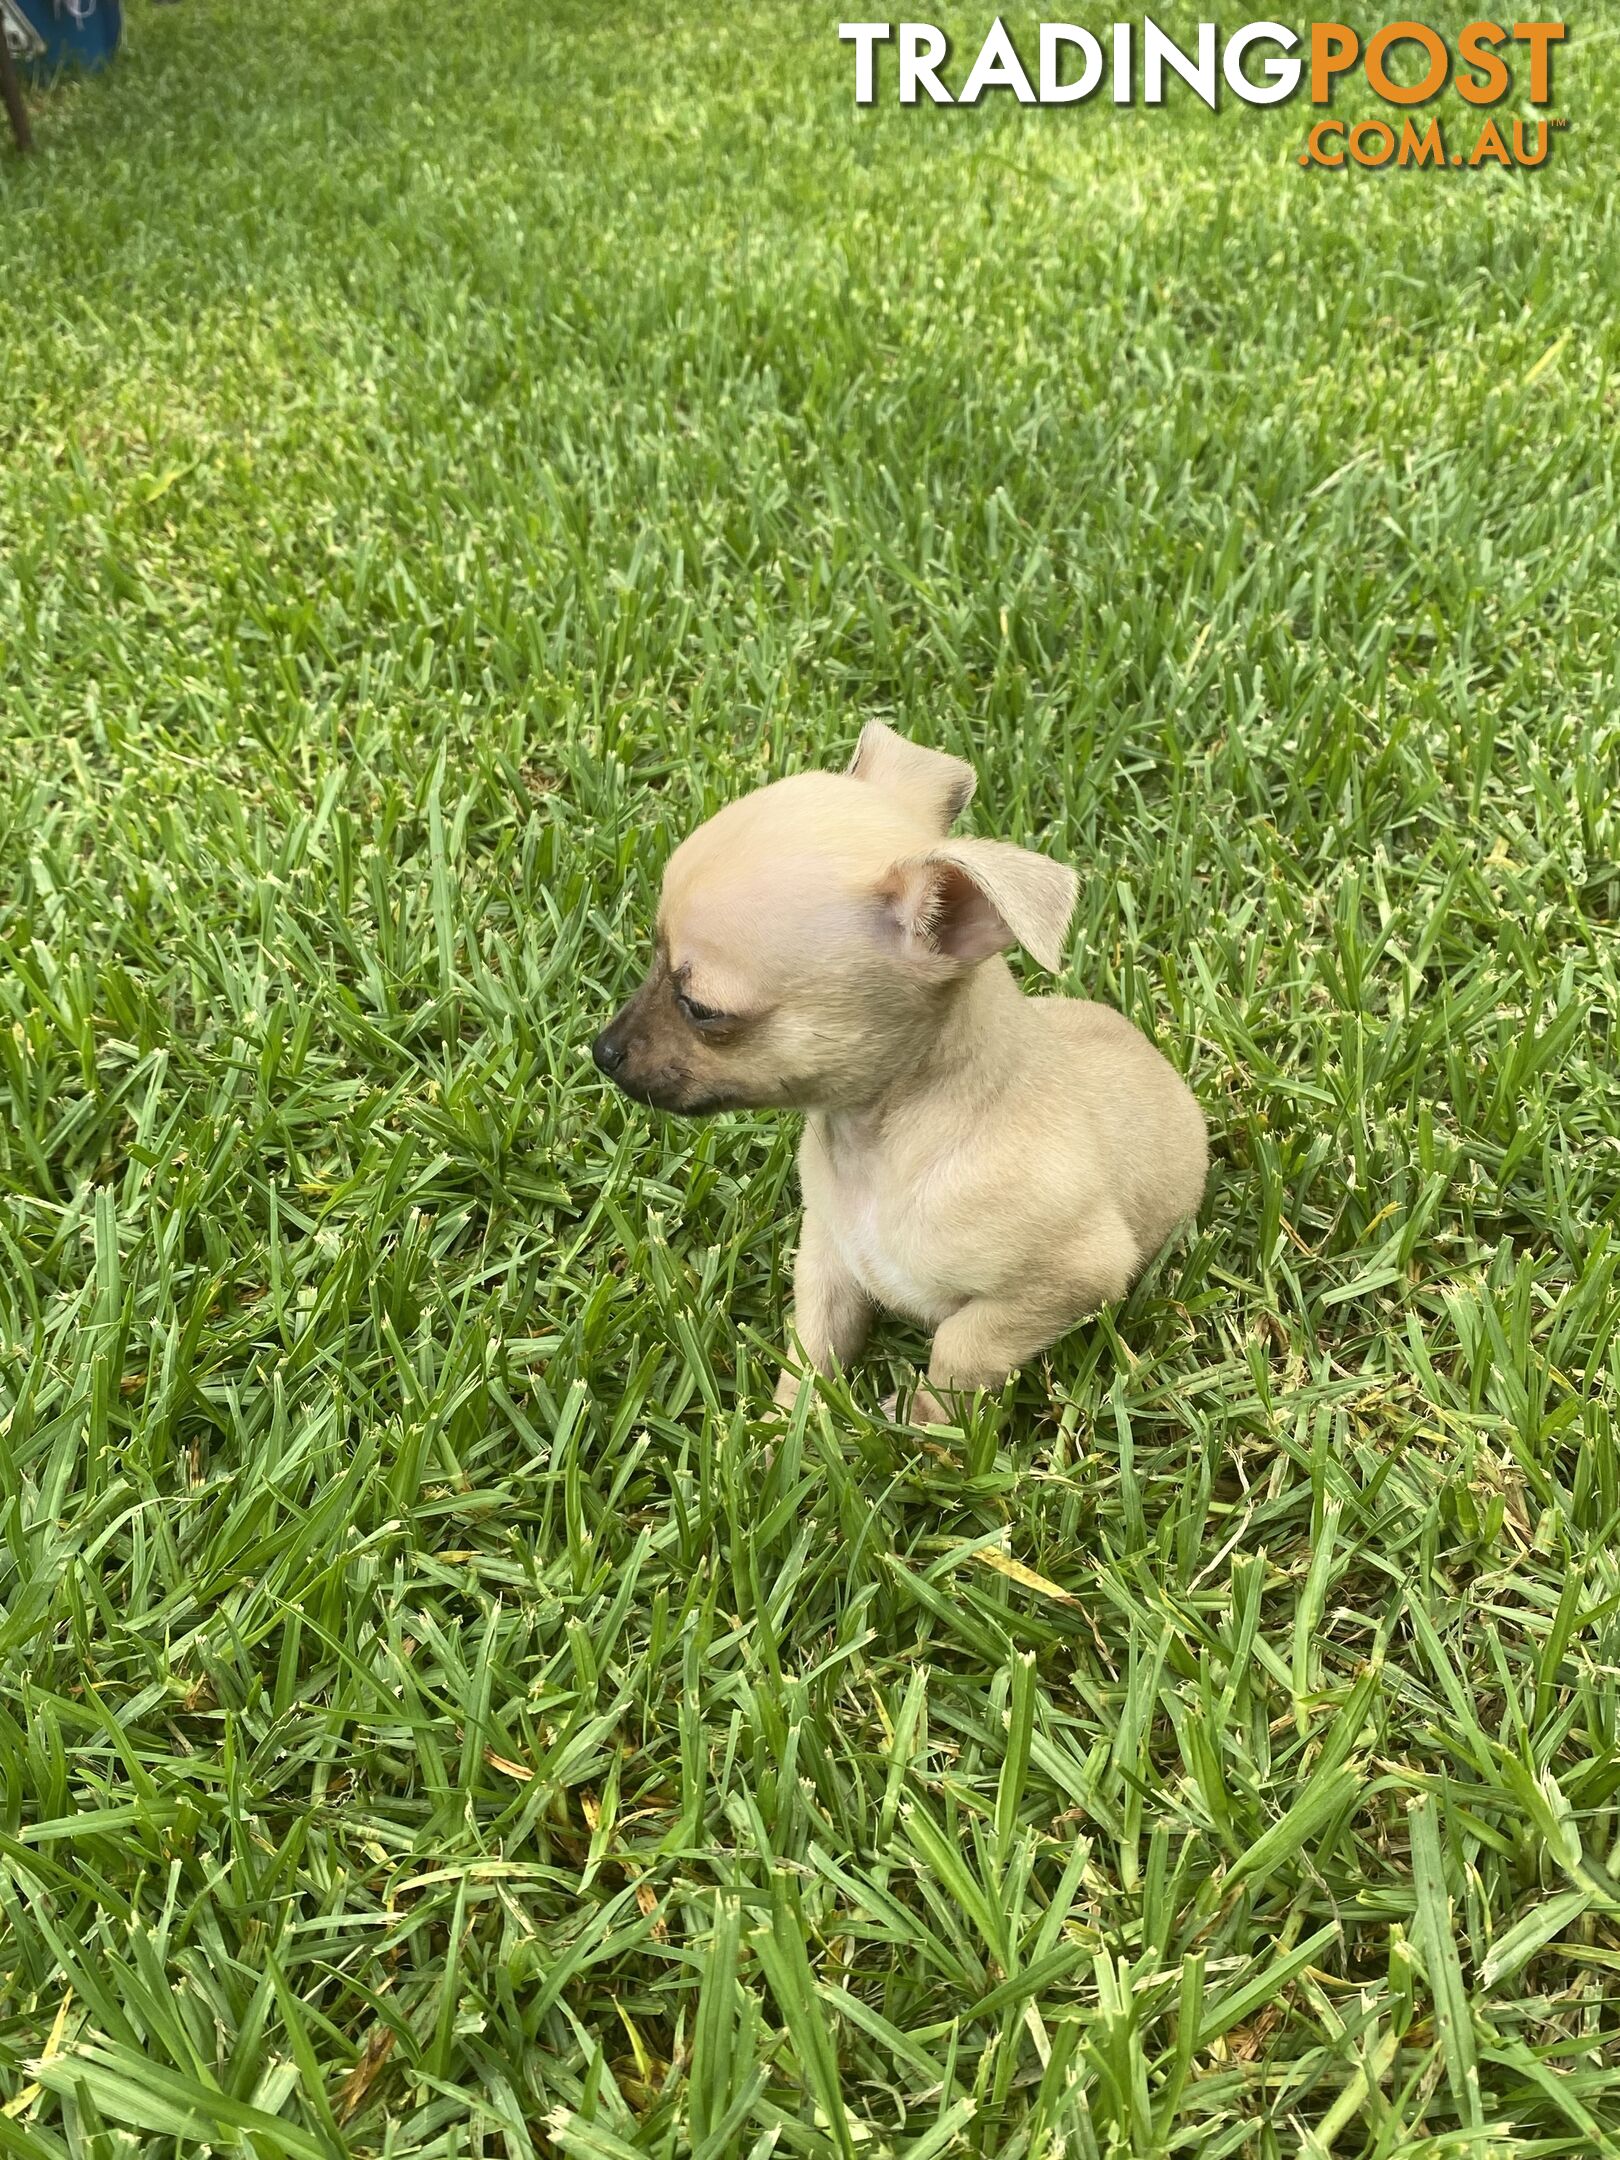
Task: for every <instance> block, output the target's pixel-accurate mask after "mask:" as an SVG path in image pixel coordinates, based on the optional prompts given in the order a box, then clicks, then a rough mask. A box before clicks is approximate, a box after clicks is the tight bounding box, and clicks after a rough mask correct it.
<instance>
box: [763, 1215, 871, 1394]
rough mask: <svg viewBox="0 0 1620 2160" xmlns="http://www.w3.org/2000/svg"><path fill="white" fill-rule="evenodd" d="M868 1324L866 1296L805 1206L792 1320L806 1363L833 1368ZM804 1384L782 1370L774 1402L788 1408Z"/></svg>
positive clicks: (861, 1339)
mask: <svg viewBox="0 0 1620 2160" xmlns="http://www.w3.org/2000/svg"><path fill="white" fill-rule="evenodd" d="M871 1325H872V1306H871V1301H870V1299H869V1298H868V1297H867V1295H866V1292H865V1291H864V1290H863V1289H862V1288H861V1286H860V1284H859V1283H858V1282H857V1281H856V1280H855V1278H854V1276H853V1275H852V1274H851V1273H850V1272H849V1269H848V1268H847V1267H846V1266H845V1264H844V1261H843V1259H842V1257H841V1255H840V1254H839V1252H838V1249H837V1247H836V1246H835V1245H834V1243H833V1241H832V1239H831V1238H830V1237H829V1236H828V1234H827V1229H826V1225H825V1223H824V1222H823V1221H822V1219H821V1217H820V1216H819V1215H818V1214H817V1212H816V1210H815V1209H814V1208H811V1207H807V1208H806V1209H805V1211H804V1226H803V1228H802V1230H801V1231H800V1233H799V1250H798V1255H797V1257H796V1259H795V1260H794V1263H793V1319H792V1330H793V1333H794V1334H795V1335H796V1336H797V1337H798V1340H799V1343H800V1345H801V1346H802V1348H803V1350H804V1355H805V1360H806V1363H807V1364H808V1365H809V1367H810V1368H811V1369H812V1370H813V1371H815V1372H818V1373H831V1372H836V1371H837V1370H838V1369H839V1367H840V1366H844V1365H847V1364H849V1362H850V1361H851V1359H852V1358H854V1357H856V1356H857V1355H858V1354H859V1352H860V1350H861V1347H862V1345H863V1344H864V1343H865V1341H866V1337H867V1333H868V1330H869V1329H870V1328H871ZM803 1385H804V1380H803V1379H802V1378H801V1376H800V1375H799V1374H798V1373H796V1372H793V1371H787V1372H784V1373H783V1375H782V1377H781V1379H780V1380H778V1381H777V1383H776V1400H777V1403H778V1405H779V1406H780V1407H781V1408H782V1409H784V1410H791V1409H792V1407H793V1405H794V1403H795V1401H796V1400H797V1399H798V1393H799V1389H800V1388H801V1387H802V1386H803Z"/></svg>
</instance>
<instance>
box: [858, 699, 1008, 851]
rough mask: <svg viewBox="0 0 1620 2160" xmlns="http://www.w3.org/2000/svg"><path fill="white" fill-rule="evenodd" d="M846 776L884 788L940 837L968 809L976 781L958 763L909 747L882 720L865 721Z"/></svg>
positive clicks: (946, 755) (959, 760)
mask: <svg viewBox="0 0 1620 2160" xmlns="http://www.w3.org/2000/svg"><path fill="white" fill-rule="evenodd" d="M849 776H850V778H851V779H852V780H866V781H869V782H870V783H871V785H872V786H873V787H880V788H887V789H888V791H889V793H890V794H891V795H898V796H899V797H900V798H901V800H902V801H904V802H905V803H907V804H909V805H910V807H911V808H912V809H913V810H915V811H917V812H918V813H919V814H920V815H921V816H922V817H924V818H926V819H927V820H928V822H929V824H930V825H932V826H933V828H934V830H935V831H936V832H940V833H944V832H948V831H949V830H950V826H951V823H952V820H953V819H955V818H958V817H960V816H961V814H962V812H963V811H964V810H965V809H966V808H967V806H968V803H969V801H970V799H971V798H972V794H973V789H974V784H975V780H976V777H977V776H976V775H975V773H974V770H973V767H972V766H971V765H969V764H967V763H966V762H965V761H964V760H963V759H962V758H959V757H952V756H951V755H950V753H949V752H948V751H945V750H930V749H928V748H926V747H925V745H924V744H922V743H914V742H908V741H907V740H906V738H905V736H904V735H897V734H896V733H895V732H894V729H893V728H892V727H885V726H884V724H883V722H882V721H881V720H868V721H867V723H866V725H865V727H863V728H862V729H861V739H860V741H859V742H858V743H857V744H856V745H855V755H854V756H853V757H852V758H851V759H850V761H849Z"/></svg>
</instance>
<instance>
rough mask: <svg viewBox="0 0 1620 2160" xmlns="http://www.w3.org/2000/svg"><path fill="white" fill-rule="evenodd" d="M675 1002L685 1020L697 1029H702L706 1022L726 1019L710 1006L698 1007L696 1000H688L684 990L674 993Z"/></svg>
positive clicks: (721, 1013)
mask: <svg viewBox="0 0 1620 2160" xmlns="http://www.w3.org/2000/svg"><path fill="white" fill-rule="evenodd" d="M675 1002H676V1004H677V1005H678V1006H679V1007H680V1008H681V1011H682V1012H683V1013H685V1015H686V1017H687V1019H688V1020H691V1021H693V1022H694V1023H695V1024H696V1025H697V1026H698V1027H702V1026H703V1025H704V1024H705V1022H707V1021H710V1020H723V1019H724V1018H725V1017H726V1016H725V1014H724V1013H723V1012H717V1011H716V1010H715V1008H714V1007H713V1006H712V1005H700V1004H699V1003H698V1001H697V999H696V998H689V997H688V996H687V994H686V992H685V991H684V990H677V991H676V993H675Z"/></svg>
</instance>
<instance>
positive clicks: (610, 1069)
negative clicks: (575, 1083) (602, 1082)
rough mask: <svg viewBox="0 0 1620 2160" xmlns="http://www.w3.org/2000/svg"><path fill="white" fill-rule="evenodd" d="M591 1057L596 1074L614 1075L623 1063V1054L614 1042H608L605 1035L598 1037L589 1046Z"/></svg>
mask: <svg viewBox="0 0 1620 2160" xmlns="http://www.w3.org/2000/svg"><path fill="white" fill-rule="evenodd" d="M591 1056H592V1057H593V1058H594V1059H595V1060H596V1068H597V1071H598V1072H605V1073H616V1072H617V1071H618V1069H619V1067H620V1066H621V1065H622V1064H623V1063H624V1052H623V1051H622V1050H621V1049H620V1048H619V1046H618V1044H617V1043H616V1042H610V1041H609V1040H608V1037H607V1035H606V1033H603V1034H601V1035H598V1036H597V1038H596V1040H595V1042H593V1043H592V1044H591Z"/></svg>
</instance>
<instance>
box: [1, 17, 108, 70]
mask: <svg viewBox="0 0 1620 2160" xmlns="http://www.w3.org/2000/svg"><path fill="white" fill-rule="evenodd" d="M123 28H124V11H123V8H122V7H121V6H120V4H119V0H0V35H3V36H4V38H5V40H6V43H7V44H8V45H9V46H10V47H11V50H12V54H13V57H14V58H15V59H16V60H17V62H18V63H19V65H20V66H21V67H22V69H23V71H24V72H25V73H27V74H32V75H54V74H56V72H57V71H58V69H60V68H65V67H82V68H100V67H105V66H106V65H107V62H108V61H109V60H110V59H111V58H112V56H113V54H114V53H115V52H116V51H117V50H118V40H119V38H120V36H121V35H122V34H123Z"/></svg>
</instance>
